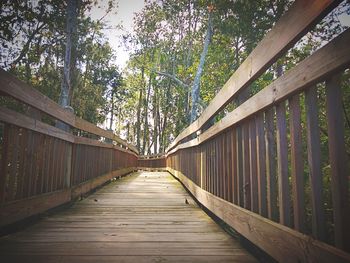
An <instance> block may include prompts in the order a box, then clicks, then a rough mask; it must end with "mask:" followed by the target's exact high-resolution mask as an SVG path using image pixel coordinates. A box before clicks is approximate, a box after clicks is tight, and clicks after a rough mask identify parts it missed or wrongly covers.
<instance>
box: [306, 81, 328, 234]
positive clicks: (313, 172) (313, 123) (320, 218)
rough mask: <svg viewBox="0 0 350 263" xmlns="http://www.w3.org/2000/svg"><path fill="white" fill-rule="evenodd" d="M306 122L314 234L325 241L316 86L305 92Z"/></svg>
mask: <svg viewBox="0 0 350 263" xmlns="http://www.w3.org/2000/svg"><path fill="white" fill-rule="evenodd" d="M305 103H306V122H307V151H308V163H309V172H310V185H311V201H312V233H313V235H314V236H315V237H316V238H318V239H320V240H325V229H326V225H325V219H324V211H323V198H322V172H321V147H320V132H319V131H320V130H319V126H318V106H317V90H316V86H314V87H311V88H309V89H308V90H306V92H305Z"/></svg>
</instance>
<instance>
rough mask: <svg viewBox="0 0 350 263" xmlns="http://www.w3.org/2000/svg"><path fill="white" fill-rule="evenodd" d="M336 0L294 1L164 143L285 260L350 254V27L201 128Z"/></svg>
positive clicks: (176, 166)
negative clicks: (346, 75)
mask: <svg viewBox="0 0 350 263" xmlns="http://www.w3.org/2000/svg"><path fill="white" fill-rule="evenodd" d="M339 2H340V1H312V0H309V1H296V2H295V3H294V4H293V6H292V7H291V9H290V10H289V11H287V13H286V14H285V15H284V16H283V17H282V18H281V20H280V21H278V22H277V24H276V25H275V27H274V28H273V29H272V30H271V31H270V32H269V33H268V34H267V35H266V37H265V38H264V39H263V40H262V41H261V42H260V43H259V44H258V46H257V47H256V48H255V49H254V51H253V52H252V53H251V54H250V55H249V56H248V58H247V59H246V60H245V62H244V63H243V64H242V65H241V66H240V67H239V69H238V70H237V71H236V72H235V73H234V74H233V75H232V76H231V78H230V79H229V81H228V82H227V83H226V84H225V85H224V87H223V88H222V89H221V90H220V91H219V92H218V94H217V95H216V96H215V98H214V99H213V101H212V102H211V103H210V104H209V106H208V107H207V109H206V110H205V111H204V112H203V114H202V115H201V116H200V117H199V118H198V120H197V121H195V122H194V123H192V124H191V125H190V126H188V127H187V128H186V129H185V130H184V131H183V132H182V133H180V135H179V136H178V137H177V138H176V139H175V140H174V141H173V143H172V144H170V146H169V147H168V148H167V149H166V169H167V170H168V171H169V172H170V173H172V174H173V175H174V176H175V177H177V178H178V179H179V180H180V181H181V182H182V183H183V184H184V185H185V186H186V188H187V189H188V190H189V191H190V192H191V193H192V194H193V195H194V196H195V197H196V198H197V200H198V201H199V202H200V203H201V204H202V205H203V206H205V207H206V208H207V209H208V210H210V211H211V212H212V213H214V214H215V215H216V216H218V217H219V218H221V219H222V220H223V221H225V222H226V223H227V224H228V225H230V226H231V227H233V228H234V229H235V230H236V231H237V232H238V233H240V234H241V235H243V236H244V237H245V238H247V239H249V240H250V241H251V242H253V243H254V244H256V245H257V246H258V247H260V248H261V249H263V250H264V251H265V252H267V253H268V254H269V255H271V256H272V257H273V258H275V259H276V260H277V261H279V262H350V254H349V253H350V226H349V224H348V223H347V222H349V221H350V202H349V200H350V199H349V195H350V193H349V184H350V182H349V177H348V176H349V173H350V167H349V163H350V162H349V156H348V153H347V152H346V148H345V147H346V146H345V131H344V117H343V109H342V97H341V96H342V95H341V92H342V90H341V89H342V87H341V83H342V82H341V75H342V74H343V72H344V70H349V66H350V48H349V43H350V29H347V30H345V31H344V32H343V33H341V34H340V35H339V36H337V37H336V38H334V39H333V40H331V41H330V42H329V43H328V44H327V45H325V46H323V47H322V48H320V49H319V50H317V51H316V52H314V53H313V54H312V55H310V56H309V57H307V58H306V59H304V60H303V61H301V62H300V63H298V64H297V65H296V66H295V67H293V68H292V69H290V70H288V71H287V72H285V74H284V75H282V76H281V77H279V78H277V79H276V80H274V81H273V82H272V83H271V84H270V85H268V86H266V87H263V89H262V90H260V91H259V92H258V93H256V94H255V95H253V96H252V97H250V98H248V99H246V100H245V101H243V102H241V103H240V105H238V106H237V107H236V108H235V109H234V110H233V111H231V112H229V113H227V114H226V116H225V117H223V118H222V119H221V120H220V121H218V122H217V123H214V124H213V125H212V126H211V127H209V128H207V129H206V130H205V131H202V130H201V129H202V128H203V126H204V125H205V124H206V123H207V122H208V121H209V120H210V119H211V118H212V117H213V116H215V115H216V114H217V113H218V112H219V111H220V110H221V109H223V107H225V106H226V105H227V103H228V102H230V101H232V99H234V98H235V97H236V95H237V94H238V93H240V92H241V91H242V90H243V89H245V88H246V87H247V86H249V85H250V84H251V83H252V82H253V81H254V80H256V79H257V78H258V77H259V76H260V75H261V74H262V73H263V71H264V70H266V69H267V68H268V67H269V66H270V65H271V64H272V63H273V62H275V61H276V60H277V59H278V58H279V57H280V56H281V55H282V54H283V52H285V51H286V50H287V49H288V48H289V47H290V46H291V45H292V44H294V43H296V41H297V40H298V39H300V37H301V36H302V35H304V34H305V33H306V32H308V31H309V30H311V28H312V26H313V25H314V24H315V23H316V22H318V21H319V20H320V19H321V18H323V17H324V16H325V15H327V13H329V12H330V11H331V10H332V9H333V7H335V6H336V5H337V4H339ZM276 39H277V40H276ZM319 107H320V108H321V107H322V108H321V110H320V109H319ZM319 112H322V113H323V114H322V116H321V117H320V116H319ZM321 121H322V122H321ZM322 125H326V126H325V127H324V126H322ZM198 131H199V132H198ZM321 131H322V137H321V136H320V133H321ZM194 133H197V134H196V137H195V138H192V137H190V135H193V134H194ZM321 139H322V140H321ZM156 161H157V160H155V159H152V160H150V161H149V162H150V163H151V162H153V163H155V162H156ZM144 166H146V167H147V160H144ZM326 176H327V177H326ZM324 192H327V196H326V195H325V194H324ZM330 196H331V197H330ZM326 211H327V212H326ZM308 222H309V223H308Z"/></svg>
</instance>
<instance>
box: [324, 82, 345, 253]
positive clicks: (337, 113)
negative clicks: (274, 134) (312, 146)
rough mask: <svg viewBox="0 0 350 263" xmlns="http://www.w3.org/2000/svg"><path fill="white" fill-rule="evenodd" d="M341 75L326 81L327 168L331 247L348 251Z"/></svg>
mask: <svg viewBox="0 0 350 263" xmlns="http://www.w3.org/2000/svg"><path fill="white" fill-rule="evenodd" d="M342 103H343V102H342V94H341V75H335V76H333V77H331V78H330V79H328V80H327V81H326V105H327V106H326V107H327V121H328V125H327V126H328V146H329V153H330V154H329V156H330V166H331V188H332V202H333V217H334V235H335V245H336V246H337V247H339V248H341V249H344V250H346V251H348V252H350V227H349V220H350V204H349V201H350V200H349V191H348V189H349V180H348V179H347V176H349V174H350V165H349V156H348V154H347V153H346V149H345V145H346V144H345V140H344V134H345V132H344V116H343V108H342Z"/></svg>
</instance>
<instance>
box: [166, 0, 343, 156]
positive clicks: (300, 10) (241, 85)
mask: <svg viewBox="0 0 350 263" xmlns="http://www.w3.org/2000/svg"><path fill="white" fill-rule="evenodd" d="M340 2H341V1H331V0H308V1H295V3H294V4H293V5H292V6H291V8H290V9H289V10H288V11H287V13H286V14H285V15H284V16H283V17H282V18H281V19H280V20H279V21H278V22H277V23H276V25H275V26H274V27H273V28H272V29H271V30H270V31H269V32H268V33H267V34H266V36H265V37H264V39H263V40H262V41H261V42H260V43H259V44H258V46H257V47H256V48H255V49H254V50H253V51H252V53H250V55H249V56H248V57H247V59H246V60H245V61H244V62H243V63H242V64H241V65H240V67H239V68H238V69H237V70H236V72H235V73H234V74H233V75H232V76H231V77H230V79H229V80H228V81H227V82H226V84H225V85H224V86H223V87H222V89H221V90H220V91H219V92H218V93H217V94H216V96H215V97H214V98H213V100H212V101H211V102H210V104H209V105H208V107H207V108H206V109H205V110H204V111H203V113H202V114H201V116H200V117H199V118H198V119H197V120H196V121H195V122H193V123H192V124H191V125H190V126H188V127H187V128H186V129H185V130H184V131H182V132H181V133H180V134H179V135H178V136H177V137H176V139H175V140H174V141H173V142H172V143H171V144H170V145H169V147H168V148H167V149H166V152H169V151H170V150H171V149H172V148H174V147H175V146H176V145H177V144H178V143H179V142H180V141H181V140H183V139H184V138H186V137H187V136H189V135H191V134H192V133H195V132H196V131H198V130H200V129H201V128H202V127H203V126H204V125H205V124H206V123H207V122H208V121H209V120H210V119H211V118H212V117H213V116H214V115H215V114H216V113H218V112H219V111H220V110H221V109H223V108H224V107H225V106H226V105H227V104H228V103H229V102H230V101H231V100H232V99H233V97H234V96H235V95H236V94H237V93H238V92H239V91H241V90H243V89H245V88H246V87H248V86H249V85H250V84H251V83H252V82H254V81H255V80H256V79H257V78H258V77H259V76H260V75H261V74H262V73H263V72H264V71H265V70H266V69H267V68H268V67H270V66H271V65H272V64H273V63H274V62H275V61H276V60H277V59H278V58H279V57H280V55H282V54H283V53H284V52H285V51H287V50H288V49H289V48H290V47H291V46H292V45H294V44H295V43H296V42H297V41H298V40H299V39H300V38H301V37H302V36H303V35H304V34H305V33H306V32H308V31H309V30H310V29H311V28H312V27H313V26H314V25H315V23H317V22H318V21H320V20H321V19H322V18H323V17H324V16H325V15H326V14H327V13H328V12H329V11H330V10H331V9H333V8H334V7H335V6H336V5H338V4H339V3H340ZM276 39H278V41H276Z"/></svg>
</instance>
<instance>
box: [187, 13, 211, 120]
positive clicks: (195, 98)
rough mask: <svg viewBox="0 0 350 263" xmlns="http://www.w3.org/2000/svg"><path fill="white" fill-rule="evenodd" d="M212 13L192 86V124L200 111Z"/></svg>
mask: <svg viewBox="0 0 350 263" xmlns="http://www.w3.org/2000/svg"><path fill="white" fill-rule="evenodd" d="M212 19H213V18H212V12H210V11H209V19H208V28H207V35H206V37H205V40H204V46H203V51H202V54H201V58H200V60H199V65H198V68H197V73H196V76H195V78H194V81H193V86H192V93H191V95H192V104H191V115H190V122H191V123H192V122H194V121H195V120H196V118H197V111H198V102H199V91H200V80H201V76H202V72H203V68H204V62H205V58H206V56H207V54H208V48H209V44H210V40H211V36H212V31H213V29H212Z"/></svg>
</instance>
